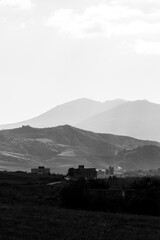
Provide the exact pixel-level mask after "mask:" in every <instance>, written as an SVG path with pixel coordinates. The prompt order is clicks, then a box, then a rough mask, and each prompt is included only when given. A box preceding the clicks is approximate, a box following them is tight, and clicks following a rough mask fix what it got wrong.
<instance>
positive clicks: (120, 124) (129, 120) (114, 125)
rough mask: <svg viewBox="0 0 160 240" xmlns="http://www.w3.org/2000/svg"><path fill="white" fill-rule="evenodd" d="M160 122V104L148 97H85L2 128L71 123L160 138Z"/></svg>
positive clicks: (149, 138)
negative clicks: (108, 99) (142, 98)
mask: <svg viewBox="0 0 160 240" xmlns="http://www.w3.org/2000/svg"><path fill="white" fill-rule="evenodd" d="M159 123H160V105H159V104H155V103H151V102H149V101H147V100H137V101H125V100H122V99H117V100H113V101H106V102H104V103H101V102H97V101H93V100H90V99H85V98H82V99H78V100H74V101H71V102H68V103H65V104H62V105H59V106H57V107H55V108H53V109H51V110H50V111H48V112H46V113H44V114H42V115H40V116H38V117H35V118H33V119H30V120H27V121H23V122H19V123H15V124H7V125H1V126H0V129H12V128H17V127H21V126H22V125H30V126H32V127H38V128H45V127H55V126H58V125H64V124H68V125H72V126H75V127H78V128H81V129H84V130H90V131H94V132H99V133H111V134H118V135H126V136H131V137H135V138H139V139H145V140H153V141H160V124H159Z"/></svg>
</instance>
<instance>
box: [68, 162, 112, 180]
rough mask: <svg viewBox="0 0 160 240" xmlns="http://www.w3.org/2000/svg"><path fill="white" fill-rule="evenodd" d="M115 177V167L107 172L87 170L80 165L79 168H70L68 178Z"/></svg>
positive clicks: (94, 169)
mask: <svg viewBox="0 0 160 240" xmlns="http://www.w3.org/2000/svg"><path fill="white" fill-rule="evenodd" d="M113 175H114V167H109V168H108V169H106V170H97V169H96V168H85V167H84V165H79V166H78V168H69V170H68V174H67V176H68V177H69V178H74V179H79V178H85V179H87V180H88V179H105V178H108V177H110V176H113Z"/></svg>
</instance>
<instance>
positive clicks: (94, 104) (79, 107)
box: [0, 98, 126, 129]
mask: <svg viewBox="0 0 160 240" xmlns="http://www.w3.org/2000/svg"><path fill="white" fill-rule="evenodd" d="M124 102H126V101H125V100H123V99H115V100H110V101H106V102H103V103H101V102H98V101H94V100H90V99H87V98H81V99H77V100H73V101H71V102H67V103H64V104H61V105H59V106H56V107H54V108H53V109H51V110H49V111H47V112H45V113H43V114H41V115H39V116H37V117H34V118H32V119H29V120H26V121H22V122H18V123H13V124H5V125H0V129H12V128H18V127H21V126H22V125H30V126H32V127H38V128H45V127H55V126H59V125H64V124H69V125H74V126H75V125H76V124H78V123H80V122H81V121H84V120H85V119H87V118H89V117H91V116H93V115H96V114H98V113H101V112H104V111H106V110H109V109H112V108H114V107H116V106H119V105H120V104H123V103H124Z"/></svg>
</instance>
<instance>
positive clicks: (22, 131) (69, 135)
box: [0, 125, 160, 173]
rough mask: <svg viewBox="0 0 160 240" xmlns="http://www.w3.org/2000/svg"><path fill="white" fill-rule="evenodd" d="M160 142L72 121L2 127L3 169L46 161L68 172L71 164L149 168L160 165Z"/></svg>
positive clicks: (0, 165) (0, 152) (26, 167)
mask: <svg viewBox="0 0 160 240" xmlns="http://www.w3.org/2000/svg"><path fill="white" fill-rule="evenodd" d="M159 159H160V143H158V142H152V141H143V140H138V139H134V138H130V137H125V136H116V135H111V134H98V133H94V132H89V131H84V130H81V129H78V128H75V127H71V126H69V125H63V126H58V127H54V128H44V129H43V128H41V129H38V128H32V127H29V126H24V127H22V128H17V129H11V130H2V131H0V169H1V170H28V171H29V170H30V169H31V168H32V167H37V166H38V165H44V166H47V167H50V168H51V170H52V171H54V172H59V173H66V172H67V170H68V168H69V167H77V165H79V164H84V165H85V166H86V167H96V168H104V169H105V168H107V167H108V166H109V165H112V166H114V167H115V168H116V167H118V166H120V167H122V168H123V169H126V170H131V169H150V168H158V167H160V161H159Z"/></svg>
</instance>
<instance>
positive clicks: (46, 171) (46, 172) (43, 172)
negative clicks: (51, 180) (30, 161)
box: [31, 166, 50, 175]
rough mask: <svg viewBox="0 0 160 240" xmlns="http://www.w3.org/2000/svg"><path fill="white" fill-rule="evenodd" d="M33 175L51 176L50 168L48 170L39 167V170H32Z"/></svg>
mask: <svg viewBox="0 0 160 240" xmlns="http://www.w3.org/2000/svg"><path fill="white" fill-rule="evenodd" d="M31 173H33V174H38V175H49V174H50V168H46V167H44V166H39V167H38V168H32V169H31Z"/></svg>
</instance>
